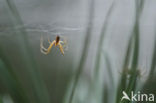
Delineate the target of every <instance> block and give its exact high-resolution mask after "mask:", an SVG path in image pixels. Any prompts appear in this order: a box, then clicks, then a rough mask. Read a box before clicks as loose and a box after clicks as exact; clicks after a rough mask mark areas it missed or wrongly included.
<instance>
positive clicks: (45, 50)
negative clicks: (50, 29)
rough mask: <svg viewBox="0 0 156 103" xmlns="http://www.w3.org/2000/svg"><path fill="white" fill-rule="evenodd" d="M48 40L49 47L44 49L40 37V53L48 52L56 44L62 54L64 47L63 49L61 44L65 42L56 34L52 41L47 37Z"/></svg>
mask: <svg viewBox="0 0 156 103" xmlns="http://www.w3.org/2000/svg"><path fill="white" fill-rule="evenodd" d="M48 42H49V44H50V45H49V47H48V48H47V49H46V48H45V47H44V46H43V39H42V38H41V44H40V51H41V53H43V54H49V52H50V50H51V49H52V47H53V45H55V47H56V46H58V47H59V49H60V51H61V53H62V55H64V49H63V45H62V44H64V43H65V42H63V41H61V40H60V36H58V35H57V36H56V39H55V40H53V42H51V41H50V40H49V39H48Z"/></svg>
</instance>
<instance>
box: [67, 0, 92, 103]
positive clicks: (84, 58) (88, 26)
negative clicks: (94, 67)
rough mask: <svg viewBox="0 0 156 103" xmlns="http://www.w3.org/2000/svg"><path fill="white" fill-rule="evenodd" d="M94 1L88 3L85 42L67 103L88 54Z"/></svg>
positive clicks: (70, 102) (71, 96)
mask: <svg viewBox="0 0 156 103" xmlns="http://www.w3.org/2000/svg"><path fill="white" fill-rule="evenodd" d="M94 3H95V2H94V0H91V1H89V4H90V5H89V15H88V24H87V31H86V35H85V40H84V41H85V42H84V46H83V51H82V56H81V58H80V63H79V66H78V68H77V72H76V75H75V81H74V84H73V88H72V91H71V95H70V99H69V103H72V100H73V96H74V92H75V90H76V86H77V84H78V81H79V78H80V75H81V73H82V71H83V67H84V64H85V61H86V58H87V54H88V52H89V49H88V48H89V43H90V39H91V32H92V26H93V19H94Z"/></svg>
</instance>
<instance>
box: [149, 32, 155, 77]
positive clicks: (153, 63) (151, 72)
mask: <svg viewBox="0 0 156 103" xmlns="http://www.w3.org/2000/svg"><path fill="white" fill-rule="evenodd" d="M152 57H153V58H152V63H151V68H150V74H149V78H150V79H152V78H153V77H154V73H155V69H156V35H155V44H154V51H153V56H152Z"/></svg>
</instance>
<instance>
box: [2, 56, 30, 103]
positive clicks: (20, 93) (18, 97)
mask: <svg viewBox="0 0 156 103" xmlns="http://www.w3.org/2000/svg"><path fill="white" fill-rule="evenodd" d="M7 66H8V65H7ZM7 66H6V65H5V64H4V62H3V61H2V60H1V59H0V79H1V81H2V83H4V86H5V87H6V89H7V90H8V92H9V93H10V95H11V97H12V98H13V99H14V101H15V102H16V103H28V101H29V99H28V98H27V96H26V94H25V92H24V90H23V89H22V87H21V85H20V83H19V82H18V80H17V78H16V76H15V75H14V73H13V71H12V72H10V71H11V70H10V71H9V69H8V68H10V67H7ZM10 69H11V68H10Z"/></svg>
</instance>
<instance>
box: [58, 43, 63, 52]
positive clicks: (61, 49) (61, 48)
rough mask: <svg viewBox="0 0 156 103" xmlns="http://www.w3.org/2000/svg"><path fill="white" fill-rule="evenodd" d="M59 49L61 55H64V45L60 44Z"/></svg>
mask: <svg viewBox="0 0 156 103" xmlns="http://www.w3.org/2000/svg"><path fill="white" fill-rule="evenodd" d="M58 45H59V48H60V51H61V53H62V54H63V55H64V50H63V46H62V44H61V43H60V42H59V44H58Z"/></svg>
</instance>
